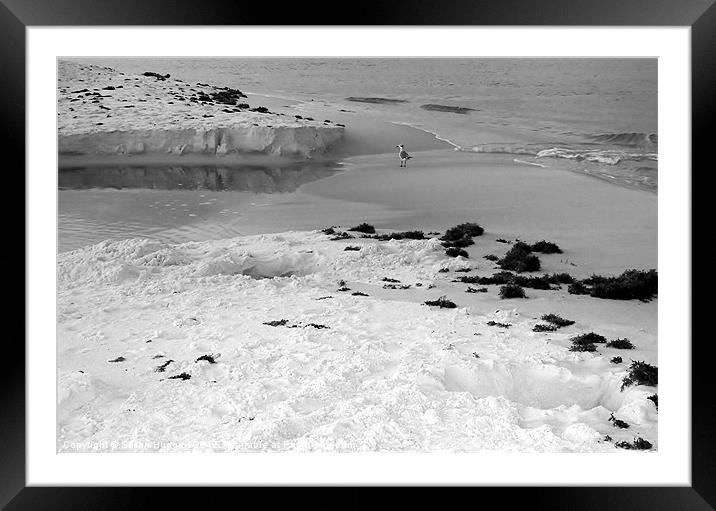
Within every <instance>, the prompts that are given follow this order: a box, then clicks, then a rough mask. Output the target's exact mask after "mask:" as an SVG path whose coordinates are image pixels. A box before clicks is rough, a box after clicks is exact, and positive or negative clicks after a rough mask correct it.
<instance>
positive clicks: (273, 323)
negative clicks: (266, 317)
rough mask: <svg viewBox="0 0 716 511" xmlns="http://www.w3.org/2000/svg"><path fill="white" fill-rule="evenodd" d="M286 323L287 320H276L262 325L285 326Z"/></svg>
mask: <svg viewBox="0 0 716 511" xmlns="http://www.w3.org/2000/svg"><path fill="white" fill-rule="evenodd" d="M287 323H288V320H287V319H277V320H275V321H267V322H265V323H264V325H268V326H286V324H287Z"/></svg>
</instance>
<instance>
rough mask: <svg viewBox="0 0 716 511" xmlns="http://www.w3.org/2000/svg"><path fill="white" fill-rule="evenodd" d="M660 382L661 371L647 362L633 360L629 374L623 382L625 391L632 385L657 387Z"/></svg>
mask: <svg viewBox="0 0 716 511" xmlns="http://www.w3.org/2000/svg"><path fill="white" fill-rule="evenodd" d="M658 380H659V369H658V368H657V367H654V366H653V365H651V364H647V363H646V362H640V361H635V360H632V363H631V365H630V366H629V374H628V375H626V376H625V377H624V379H623V380H622V388H621V390H624V389H625V388H626V387H629V386H630V385H646V386H648V387H656V385H657V384H658Z"/></svg>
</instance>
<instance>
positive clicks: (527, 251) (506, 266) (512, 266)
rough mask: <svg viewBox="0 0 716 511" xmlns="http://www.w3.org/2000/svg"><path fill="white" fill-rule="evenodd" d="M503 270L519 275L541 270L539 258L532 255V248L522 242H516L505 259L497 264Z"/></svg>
mask: <svg viewBox="0 0 716 511" xmlns="http://www.w3.org/2000/svg"><path fill="white" fill-rule="evenodd" d="M497 264H498V266H499V267H500V268H502V269H503V270H512V271H516V272H517V273H522V272H530V271H538V270H539V269H540V267H541V266H540V260H539V258H538V257H537V256H536V255H534V254H532V247H530V246H529V245H528V244H527V243H523V242H521V241H518V242H516V243H515V244H514V245H512V247H511V248H510V250H508V251H507V253H506V254H505V257H503V258H502V259H500V260H499V261H498V262H497Z"/></svg>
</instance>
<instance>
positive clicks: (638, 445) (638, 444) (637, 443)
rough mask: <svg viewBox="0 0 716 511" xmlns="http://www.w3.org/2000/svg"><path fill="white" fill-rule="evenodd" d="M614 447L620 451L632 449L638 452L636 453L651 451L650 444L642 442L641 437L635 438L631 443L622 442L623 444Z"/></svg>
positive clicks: (645, 441)
mask: <svg viewBox="0 0 716 511" xmlns="http://www.w3.org/2000/svg"><path fill="white" fill-rule="evenodd" d="M614 445H615V446H616V447H619V448H621V449H634V450H638V451H645V450H648V449H651V448H652V447H653V446H652V445H651V442H649V441H648V440H644V439H643V438H641V437H638V438H635V439H634V441H633V442H632V443H629V442H627V441H623V442H617V443H615V444H614Z"/></svg>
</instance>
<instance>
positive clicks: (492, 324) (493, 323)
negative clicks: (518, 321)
mask: <svg viewBox="0 0 716 511" xmlns="http://www.w3.org/2000/svg"><path fill="white" fill-rule="evenodd" d="M487 326H498V327H500V328H510V327H511V326H512V325H510V324H509V323H498V322H497V321H488V322H487Z"/></svg>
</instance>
